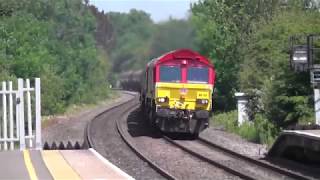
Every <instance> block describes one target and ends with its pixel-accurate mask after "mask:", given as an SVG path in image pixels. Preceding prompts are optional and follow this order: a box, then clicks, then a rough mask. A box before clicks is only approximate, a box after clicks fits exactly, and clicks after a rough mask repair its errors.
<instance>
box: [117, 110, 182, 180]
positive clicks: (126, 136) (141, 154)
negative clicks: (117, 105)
mask: <svg viewBox="0 0 320 180" xmlns="http://www.w3.org/2000/svg"><path fill="white" fill-rule="evenodd" d="M137 105H138V104H135V105H133V106H131V107H130V108H128V109H127V110H126V112H125V113H124V116H123V117H127V113H128V112H131V111H132V110H134V109H136V108H137ZM123 119H126V118H120V119H118V120H117V121H116V126H117V129H118V132H119V134H120V136H121V138H122V139H123V140H124V142H125V143H126V144H127V145H128V146H129V147H130V148H131V149H132V150H133V151H134V152H135V153H136V154H137V155H138V156H139V157H140V158H141V159H143V160H144V161H145V162H147V163H148V164H149V165H150V166H151V167H152V168H153V169H155V170H156V171H157V172H158V173H159V174H161V175H162V176H164V177H165V178H167V179H170V180H174V179H177V178H176V177H174V176H173V175H171V174H170V173H169V172H167V171H166V170H164V169H163V168H161V167H160V166H158V165H157V164H156V163H155V162H153V161H152V160H151V159H150V158H148V157H146V156H145V155H144V154H146V153H145V152H144V151H143V150H140V149H138V148H137V147H136V146H135V144H134V143H133V142H132V141H131V140H130V135H129V134H128V133H127V132H126V131H125V130H124V128H123V126H122V125H121V120H123Z"/></svg>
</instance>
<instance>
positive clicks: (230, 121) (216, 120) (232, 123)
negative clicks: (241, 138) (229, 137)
mask: <svg viewBox="0 0 320 180" xmlns="http://www.w3.org/2000/svg"><path fill="white" fill-rule="evenodd" d="M237 116H238V114H237V111H230V112H226V113H219V114H217V115H214V116H213V118H212V119H211V121H212V124H214V125H222V126H223V127H224V128H225V129H226V131H229V132H236V131H237V128H238V124H237Z"/></svg>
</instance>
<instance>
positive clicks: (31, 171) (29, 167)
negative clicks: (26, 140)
mask: <svg viewBox="0 0 320 180" xmlns="http://www.w3.org/2000/svg"><path fill="white" fill-rule="evenodd" d="M23 158H24V164H25V165H26V167H27V170H28V173H29V176H30V179H31V180H37V179H38V177H37V174H36V171H35V169H34V167H33V164H32V162H31V158H30V153H29V151H28V150H24V151H23Z"/></svg>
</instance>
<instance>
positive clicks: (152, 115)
mask: <svg viewBox="0 0 320 180" xmlns="http://www.w3.org/2000/svg"><path fill="white" fill-rule="evenodd" d="M148 120H149V124H150V126H152V127H155V125H156V124H155V112H154V111H153V110H152V109H150V110H149V113H148Z"/></svg>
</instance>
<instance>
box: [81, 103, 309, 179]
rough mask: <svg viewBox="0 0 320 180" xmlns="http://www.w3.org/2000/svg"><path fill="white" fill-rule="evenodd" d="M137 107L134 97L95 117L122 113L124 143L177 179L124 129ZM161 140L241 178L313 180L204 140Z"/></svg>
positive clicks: (118, 128) (119, 126)
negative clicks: (149, 155)
mask: <svg viewBox="0 0 320 180" xmlns="http://www.w3.org/2000/svg"><path fill="white" fill-rule="evenodd" d="M138 105H139V103H138V101H137V98H133V99H130V100H128V101H126V102H123V103H121V104H118V105H116V106H115V107H113V108H111V109H108V110H107V111H105V112H103V113H101V114H99V115H97V116H96V117H95V118H99V117H100V116H103V114H105V113H111V114H114V113H121V114H120V115H119V118H118V119H116V120H115V123H116V127H115V128H116V131H117V132H118V133H119V135H120V136H121V138H122V140H123V141H124V142H125V144H127V145H128V146H129V147H130V149H131V150H132V151H133V152H134V153H135V154H136V155H137V156H138V157H139V158H140V159H142V160H143V161H145V162H147V163H148V164H149V166H151V167H152V168H153V169H154V170H155V171H157V172H158V173H159V174H160V175H161V176H163V177H165V178H166V179H177V178H176V177H175V176H174V175H173V174H171V171H170V172H169V171H168V169H166V168H162V167H163V166H159V165H158V164H157V161H158V160H157V159H154V158H153V159H152V158H148V157H147V156H146V154H148V153H147V152H146V151H145V150H143V148H141V147H140V148H139V147H138V146H139V144H136V142H135V141H134V138H133V137H132V135H131V134H129V132H128V129H127V127H124V126H126V125H127V124H126V123H123V122H125V121H126V120H127V117H128V116H129V114H130V112H132V111H133V110H135V109H137V107H138ZM113 111H114V112H113ZM90 127H91V123H89V124H88V127H87V131H86V138H87V141H88V144H89V146H91V147H95V144H94V139H92V128H90ZM155 140H156V139H153V140H152V139H151V141H155ZM161 140H162V141H168V142H170V143H169V144H171V145H172V146H176V147H178V148H180V149H182V150H183V151H186V153H189V154H190V155H192V156H194V157H196V158H198V159H200V160H201V161H204V162H206V163H209V164H211V165H213V167H216V168H219V169H222V170H223V171H224V172H226V173H228V174H232V175H234V176H237V177H239V178H241V179H288V178H289V179H312V178H309V177H306V176H304V175H301V174H298V173H295V172H292V171H288V170H286V169H282V168H279V167H276V166H273V165H270V164H268V163H266V162H262V161H259V160H256V159H253V158H250V157H247V156H244V155H241V154H238V153H235V152H233V151H231V150H228V149H225V148H223V147H220V146H217V145H215V144H213V143H211V142H210V141H208V140H206V139H203V138H201V137H200V138H199V139H196V140H173V139H171V138H170V137H167V136H163V138H161ZM169 144H168V145H169ZM163 148H166V147H163Z"/></svg>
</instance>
